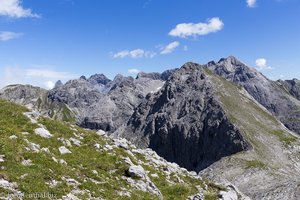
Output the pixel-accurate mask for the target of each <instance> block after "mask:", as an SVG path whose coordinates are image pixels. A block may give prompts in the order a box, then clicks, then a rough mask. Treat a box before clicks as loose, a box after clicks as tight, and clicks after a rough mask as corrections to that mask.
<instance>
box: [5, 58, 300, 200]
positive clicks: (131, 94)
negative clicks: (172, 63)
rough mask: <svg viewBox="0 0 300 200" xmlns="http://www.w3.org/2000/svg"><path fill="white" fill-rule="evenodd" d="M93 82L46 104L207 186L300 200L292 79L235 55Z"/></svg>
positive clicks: (79, 82) (59, 92)
mask: <svg viewBox="0 0 300 200" xmlns="http://www.w3.org/2000/svg"><path fill="white" fill-rule="evenodd" d="M163 74H164V75H163ZM94 78H96V79H97V78H99V80H100V81H98V82H99V83H98V82H97V81H96V80H93V81H88V80H89V79H86V78H83V77H81V78H80V79H76V80H71V81H68V82H67V83H66V84H64V85H63V86H59V87H57V88H54V89H53V90H50V91H48V93H47V95H48V96H47V98H46V99H47V100H46V101H45V102H50V104H49V105H60V107H64V106H66V107H65V108H67V110H69V111H65V113H69V115H70V116H71V117H70V118H71V119H73V122H77V124H79V125H81V126H82V127H85V128H91V129H102V130H105V131H107V132H108V134H110V135H111V136H112V137H115V138H118V137H124V138H127V139H128V140H130V141H132V142H133V143H134V144H136V145H137V146H139V147H143V148H147V147H150V148H152V149H154V150H155V151H156V152H157V153H158V154H159V155H160V156H163V157H164V158H165V159H166V160H168V161H171V162H176V163H178V164H179V165H180V166H182V167H186V168H188V169H189V170H196V171H197V172H200V174H201V175H203V176H205V177H208V178H209V179H211V180H214V181H222V180H225V181H226V180H229V181H230V182H232V183H233V184H234V185H236V186H237V187H238V188H239V189H240V190H241V191H242V192H243V193H244V194H246V195H247V196H249V197H251V198H253V199H265V198H266V199H278V200H279V199H280V200H281V199H297V198H298V197H299V196H300V188H299V187H300V186H299V185H300V184H299V181H298V178H299V176H298V175H299V174H300V164H299V163H300V148H299V146H300V141H299V130H300V129H299V126H300V125H299V124H300V123H297V122H298V121H300V116H299V112H300V109H298V108H300V107H299V105H300V101H299V100H298V99H297V94H299V93H298V92H299V91H298V88H299V87H298V82H297V80H292V81H271V80H269V79H267V78H266V77H265V76H264V75H262V74H261V73H260V72H258V71H257V70H255V69H253V68H250V67H248V66H247V65H245V64H244V63H242V62H241V61H239V60H238V59H236V58H235V57H233V56H230V57H228V58H222V59H220V60H219V61H218V62H215V61H211V62H209V63H208V64H206V65H199V64H196V63H192V62H188V63H186V64H184V65H183V66H182V67H181V68H178V69H174V70H169V71H166V72H165V73H162V74H159V73H140V74H138V75H137V77H136V78H135V79H134V78H132V77H123V76H122V75H117V76H116V77H115V78H114V80H112V81H106V82H101V81H103V80H104V81H105V80H106V79H105V77H104V76H102V75H101V74H100V75H95V76H94ZM30 89H31V88H29V90H30ZM25 90H26V88H25ZM22 94H23V93H22V92H20V91H19V90H17V91H16V92H14V91H10V90H7V89H2V90H1V92H0V98H6V99H8V100H11V101H16V100H18V99H20V97H22ZM25 94H26V93H25ZM25 96H26V95H25ZM25 99H26V97H25ZM28 99H29V100H31V101H32V99H34V98H33V97H32V96H30V95H28ZM35 99H36V98H35ZM21 103H22V102H21ZM31 104H33V105H35V104H37V101H36V102H35V103H34V102H31ZM47 105H48V104H45V107H43V108H45V109H44V110H43V109H42V111H43V113H46V115H47V111H49V110H47ZM52 107H53V108H54V111H55V110H56V109H55V108H56V107H54V106H52ZM63 111H64V110H62V111H56V113H62V115H58V114H56V116H58V117H61V116H64V115H63V113H64V112H63ZM50 117H51V116H50ZM291 119H293V120H291ZM288 128H289V129H288ZM292 131H294V132H295V133H294V132H292ZM263 180H268V181H267V182H264V181H263ZM249 181H250V182H249ZM252 183H253V184H252ZM254 183H255V184H254ZM265 183H268V184H267V185H264V184H265ZM281 193H283V194H281Z"/></svg>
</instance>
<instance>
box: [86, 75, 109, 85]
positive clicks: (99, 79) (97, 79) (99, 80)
mask: <svg viewBox="0 0 300 200" xmlns="http://www.w3.org/2000/svg"><path fill="white" fill-rule="evenodd" d="M87 81H89V82H91V83H94V84H95V83H96V84H102V85H106V84H107V83H109V82H111V80H110V79H108V78H107V77H106V76H105V75H104V74H94V75H92V76H91V77H90V78H88V80H87Z"/></svg>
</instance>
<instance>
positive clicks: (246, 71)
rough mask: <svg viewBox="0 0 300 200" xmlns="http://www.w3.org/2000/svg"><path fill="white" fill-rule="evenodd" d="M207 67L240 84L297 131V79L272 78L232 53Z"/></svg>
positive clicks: (299, 116) (299, 112)
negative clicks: (276, 79)
mask: <svg viewBox="0 0 300 200" xmlns="http://www.w3.org/2000/svg"><path fill="white" fill-rule="evenodd" d="M206 67H207V68H208V69H210V70H212V71H213V72H214V73H215V74H217V75H219V76H222V77H224V78H226V79H227V80H229V81H232V82H234V83H236V84H238V85H240V86H243V87H244V88H245V89H246V91H247V92H248V93H249V94H250V95H251V96H253V97H254V99H255V100H256V101H258V102H259V103H260V104H261V105H263V106H264V107H265V108H267V109H268V111H270V112H271V113H272V114H273V115H275V116H276V117H277V118H278V119H279V120H280V121H281V122H282V123H283V124H284V125H285V126H286V127H287V128H289V129H290V130H292V131H295V132H296V133H298V134H300V123H299V122H300V120H299V119H300V101H298V100H296V99H295V98H294V97H293V96H295V97H296V98H297V92H299V90H298V89H297V88H298V86H299V85H298V86H297V84H296V81H294V82H291V81H287V82H284V83H282V82H275V81H271V80H269V79H268V78H266V77H265V76H264V75H262V74H261V73H260V72H258V71H257V70H255V69H254V68H250V67H248V66H246V65H245V64H244V63H242V62H240V61H239V60H237V59H236V58H235V57H233V56H230V57H228V58H226V59H225V58H222V59H221V60H220V61H219V62H217V63H216V62H214V61H212V62H209V63H208V64H207V65H206ZM283 85H285V86H286V87H287V89H286V88H285V87H283ZM291 94H292V95H293V96H292V95H291Z"/></svg>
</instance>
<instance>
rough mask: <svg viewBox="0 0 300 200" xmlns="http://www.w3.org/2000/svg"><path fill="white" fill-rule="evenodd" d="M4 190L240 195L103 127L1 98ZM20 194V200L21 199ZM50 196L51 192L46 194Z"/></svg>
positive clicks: (61, 194) (70, 194) (82, 195)
mask: <svg viewBox="0 0 300 200" xmlns="http://www.w3.org/2000/svg"><path fill="white" fill-rule="evenodd" d="M0 135H1V140H0V166H1V168H0V193H1V194H10V195H13V197H15V199H33V196H32V195H34V194H35V195H42V194H44V195H46V197H49V198H42V196H36V197H40V198H37V199H187V198H188V197H190V198H191V199H193V198H194V197H193V196H198V197H204V199H218V197H220V198H221V197H222V195H223V197H224V198H225V197H226V196H228V194H230V195H231V196H232V195H233V197H236V198H237V196H238V195H240V194H239V193H238V192H235V190H234V189H232V186H231V187H227V188H226V187H224V186H221V185H220V186H218V185H216V184H214V183H212V182H210V181H207V180H205V179H202V178H201V177H199V176H197V174H196V173H192V172H188V171H187V170H185V169H183V168H180V167H179V166H178V165H176V164H174V163H168V162H166V161H165V160H164V159H162V158H160V157H159V156H158V155H157V154H156V153H155V152H153V151H151V150H150V149H144V150H140V149H137V148H136V147H135V146H134V145H132V144H130V143H129V142H127V141H126V140H124V139H111V138H109V137H107V136H106V134H105V133H104V132H103V131H98V132H95V131H90V130H86V129H82V128H79V127H77V126H75V125H72V124H70V123H62V122H59V121H55V120H52V119H49V118H47V117H41V116H39V115H38V114H37V113H35V112H31V111H30V110H28V109H27V108H24V107H22V106H19V105H16V104H14V103H9V102H7V101H3V100H0ZM17 197H19V198H17ZM44 197H45V196H44Z"/></svg>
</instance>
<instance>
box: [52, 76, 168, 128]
mask: <svg viewBox="0 0 300 200" xmlns="http://www.w3.org/2000/svg"><path fill="white" fill-rule="evenodd" d="M163 83H164V82H163V80H161V79H154V78H153V77H152V76H151V77H150V78H149V77H148V76H145V77H144V76H142V77H138V78H137V79H134V78H132V77H124V76H122V75H117V76H116V77H115V78H114V80H112V81H110V80H109V79H107V78H106V77H105V76H104V75H103V74H100V75H99V74H96V75H93V76H91V77H90V78H88V79H86V78H85V79H84V78H80V79H76V80H71V81H69V82H67V83H66V84H65V85H63V86H62V87H59V88H57V89H53V90H51V91H49V98H50V99H51V101H53V102H63V103H65V104H67V105H68V106H69V107H70V108H71V109H72V110H74V111H75V112H76V113H77V118H78V120H77V122H78V124H79V125H80V126H82V127H86V128H90V129H102V130H105V131H108V132H111V131H114V130H115V129H116V127H119V126H120V125H122V124H123V123H124V122H126V121H127V120H128V119H129V117H130V116H131V114H132V113H133V109H134V107H136V106H137V105H138V104H140V103H141V101H142V100H143V99H144V98H145V96H146V94H148V93H149V92H153V91H156V90H158V89H159V88H160V87H161V86H162V85H163Z"/></svg>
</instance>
